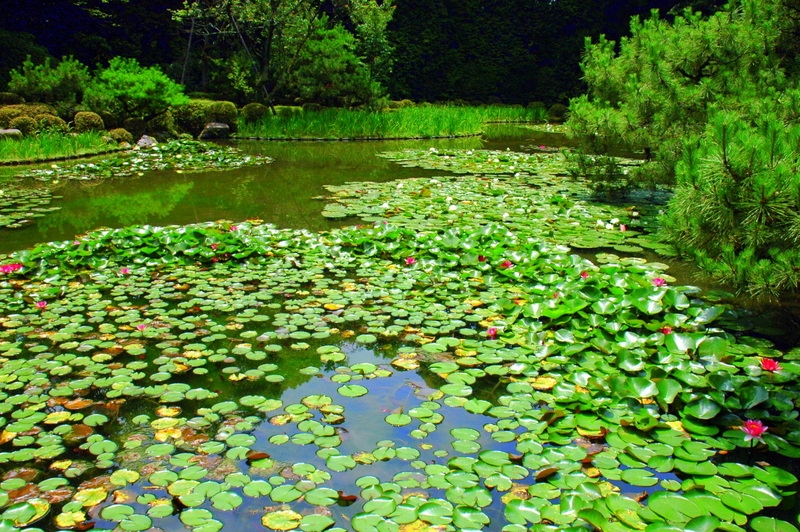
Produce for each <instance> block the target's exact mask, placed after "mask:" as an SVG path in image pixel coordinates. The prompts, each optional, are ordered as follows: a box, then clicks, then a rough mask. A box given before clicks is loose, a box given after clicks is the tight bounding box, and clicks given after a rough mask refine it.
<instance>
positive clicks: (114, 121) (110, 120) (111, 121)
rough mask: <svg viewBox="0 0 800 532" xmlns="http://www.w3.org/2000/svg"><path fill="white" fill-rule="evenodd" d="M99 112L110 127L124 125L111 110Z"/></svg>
mask: <svg viewBox="0 0 800 532" xmlns="http://www.w3.org/2000/svg"><path fill="white" fill-rule="evenodd" d="M97 114H98V115H100V118H102V119H103V123H104V124H105V125H106V127H107V128H108V129H114V128H118V127H120V126H121V125H122V121H121V120H120V119H119V117H118V116H116V115H115V114H114V113H111V112H109V111H99V112H98V113H97Z"/></svg>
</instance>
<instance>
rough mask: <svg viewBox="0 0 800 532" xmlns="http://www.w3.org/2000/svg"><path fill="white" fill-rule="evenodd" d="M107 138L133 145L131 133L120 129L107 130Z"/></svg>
mask: <svg viewBox="0 0 800 532" xmlns="http://www.w3.org/2000/svg"><path fill="white" fill-rule="evenodd" d="M108 136H109V137H111V138H112V139H114V140H116V141H117V142H120V143H122V142H127V143H128V144H131V143H133V135H132V134H131V132H130V131H128V130H127V129H125V128H122V127H115V128H114V129H111V130H109V131H108Z"/></svg>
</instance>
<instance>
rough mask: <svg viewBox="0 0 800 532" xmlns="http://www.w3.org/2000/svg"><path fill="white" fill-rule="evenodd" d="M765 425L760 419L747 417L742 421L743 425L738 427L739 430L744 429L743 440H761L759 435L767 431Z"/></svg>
mask: <svg viewBox="0 0 800 532" xmlns="http://www.w3.org/2000/svg"><path fill="white" fill-rule="evenodd" d="M768 428H769V427H767V426H766V425H764V423H762V422H761V420H758V419H748V420H746V421H745V422H744V425H742V426H741V427H739V429H740V430H742V431H744V441H750V440H761V441H763V440H762V438H761V436H763V435H764V433H765V432H767V429H768Z"/></svg>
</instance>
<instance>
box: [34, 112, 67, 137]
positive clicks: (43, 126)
mask: <svg viewBox="0 0 800 532" xmlns="http://www.w3.org/2000/svg"><path fill="white" fill-rule="evenodd" d="M34 120H35V121H36V129H37V130H38V131H57V132H60V133H66V132H67V131H68V130H69V125H68V124H67V123H66V122H65V121H64V120H63V119H62V118H61V117H59V116H55V115H51V114H47V113H42V114H39V115H36V117H35V118H34Z"/></svg>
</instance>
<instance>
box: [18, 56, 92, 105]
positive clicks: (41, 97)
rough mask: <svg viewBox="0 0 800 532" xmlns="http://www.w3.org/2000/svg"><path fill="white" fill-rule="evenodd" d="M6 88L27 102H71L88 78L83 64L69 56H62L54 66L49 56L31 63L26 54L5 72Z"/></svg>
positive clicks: (75, 100)
mask: <svg viewBox="0 0 800 532" xmlns="http://www.w3.org/2000/svg"><path fill="white" fill-rule="evenodd" d="M9 75H10V76H11V80H10V81H9V82H8V89H9V90H10V91H11V92H14V93H16V94H19V95H20V96H22V97H23V98H25V100H27V101H29V102H45V103H57V102H66V103H75V102H79V101H80V100H81V97H82V95H83V91H84V90H85V88H86V85H87V84H88V83H89V80H90V79H91V75H90V74H89V69H88V68H87V67H86V65H84V64H82V63H81V62H80V61H78V60H76V59H74V58H72V57H63V58H62V59H61V61H59V62H58V64H57V65H56V66H52V65H51V64H50V58H49V57H48V58H46V59H45V60H44V63H42V64H39V65H35V64H34V63H33V61H31V58H30V57H28V58H27V59H26V60H25V62H24V63H22V65H21V66H20V67H18V68H16V69H14V70H12V71H11V72H10V74H9Z"/></svg>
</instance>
